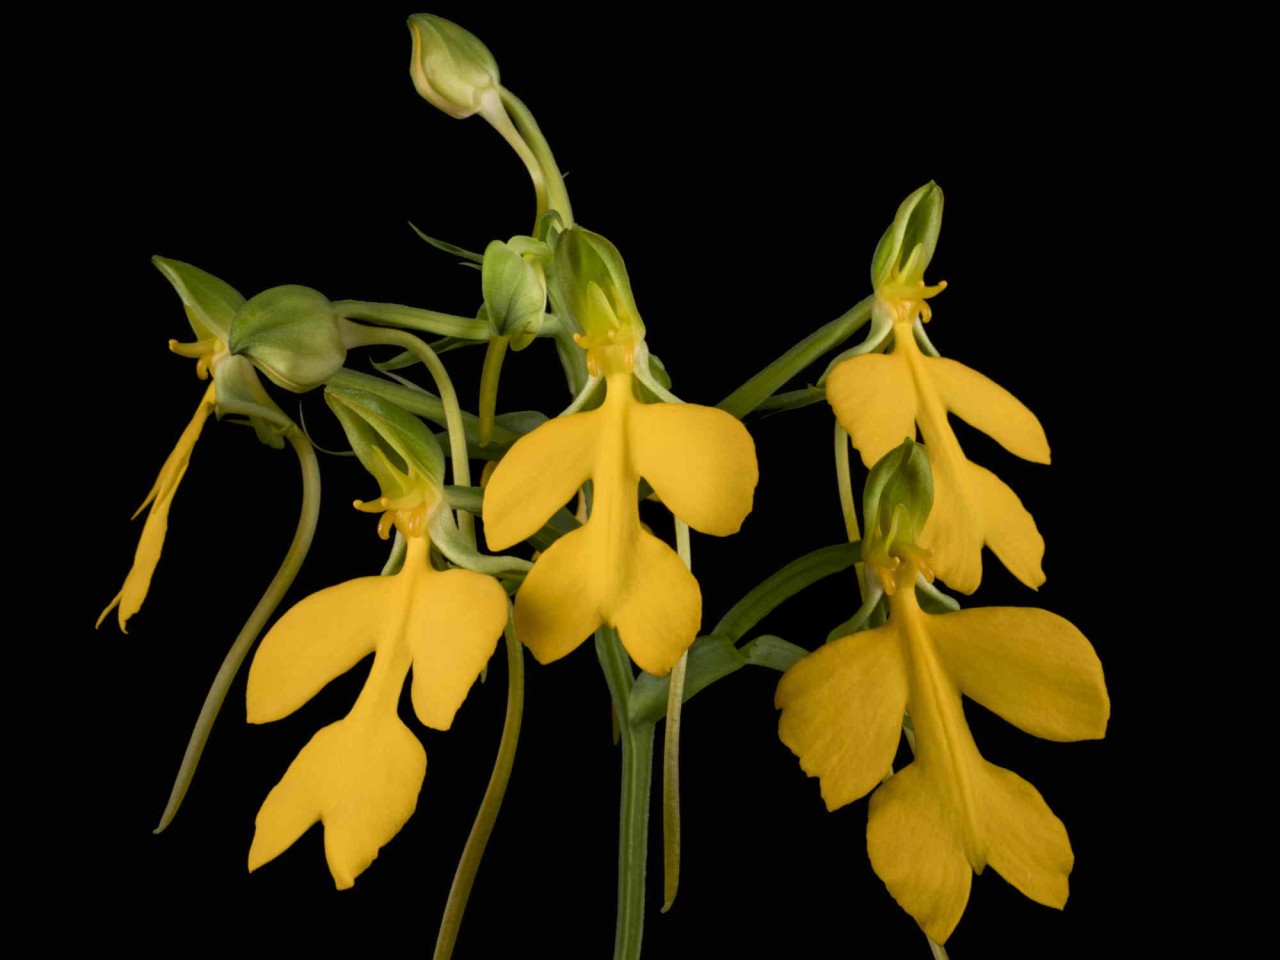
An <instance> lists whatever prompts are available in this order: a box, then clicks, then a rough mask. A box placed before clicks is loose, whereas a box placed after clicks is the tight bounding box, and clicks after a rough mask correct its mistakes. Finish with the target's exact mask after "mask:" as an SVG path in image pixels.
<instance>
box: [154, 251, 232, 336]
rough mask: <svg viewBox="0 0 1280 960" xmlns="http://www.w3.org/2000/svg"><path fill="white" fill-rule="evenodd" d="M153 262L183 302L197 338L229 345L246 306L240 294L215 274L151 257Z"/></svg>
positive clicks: (176, 261)
mask: <svg viewBox="0 0 1280 960" xmlns="http://www.w3.org/2000/svg"><path fill="white" fill-rule="evenodd" d="M151 262H152V263H154V264H155V266H156V269H157V270H159V271H160V272H161V273H163V274H164V275H165V279H166V280H168V281H169V282H170V283H171V284H173V289H174V290H176V291H177V293H178V296H179V297H181V298H182V306H183V308H184V309H185V310H186V312H187V320H188V321H189V322H190V323H191V329H192V330H194V331H195V335H196V338H197V339H198V340H207V339H211V338H216V339H218V340H221V341H222V342H223V343H226V341H227V331H228V330H229V329H230V327H231V321H232V320H233V319H234V318H235V315H236V311H237V310H239V309H240V306H241V304H243V303H244V297H243V296H241V294H240V292H239V291H238V290H236V289H235V288H234V287H232V286H231V285H230V284H228V283H224V282H223V281H221V280H219V279H218V278H217V277H215V276H214V275H213V274H211V273H205V272H204V271H203V270H201V269H200V268H199V267H193V266H192V265H191V264H189V263H183V262H182V261H181V260H169V259H167V258H165V257H152V258H151Z"/></svg>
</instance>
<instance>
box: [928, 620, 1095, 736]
mask: <svg viewBox="0 0 1280 960" xmlns="http://www.w3.org/2000/svg"><path fill="white" fill-rule="evenodd" d="M928 630H929V636H930V637H931V638H932V640H933V643H934V646H935V647H936V648H937V651H938V656H939V658H940V660H941V661H942V663H943V665H944V666H945V668H946V670H947V673H948V674H950V676H951V677H952V678H953V679H954V680H955V681H956V683H957V685H958V686H959V688H960V691H961V692H962V693H964V694H965V695H967V696H969V697H972V698H973V699H974V700H976V701H977V702H978V703H980V704H982V705H983V706H984V707H986V708H987V709H988V710H991V711H992V712H994V713H997V714H999V715H1000V716H1001V717H1003V718H1004V719H1005V720H1008V721H1009V722H1010V723H1012V724H1014V725H1015V726H1018V727H1021V728H1022V729H1023V730H1025V731H1027V733H1030V734H1034V735H1035V736H1037V737H1044V738H1045V739H1047V740H1094V739H1098V738H1100V737H1102V736H1104V735H1105V733H1106V730H1107V718H1108V717H1109V716H1110V712H1111V704H1110V700H1109V699H1108V697H1107V687H1106V682H1105V681H1104V680H1103V676H1102V664H1101V663H1100V662H1099V661H1098V656H1097V654H1096V653H1094V650H1093V647H1092V646H1091V645H1090V643H1089V641H1088V640H1086V639H1085V636H1084V634H1082V633H1081V632H1080V631H1079V630H1078V629H1076V627H1075V626H1074V625H1073V624H1072V623H1071V622H1070V621H1068V620H1065V619H1064V618H1062V617H1060V616H1058V615H1057V614H1054V613H1050V612H1049V611H1047V610H1036V609H1032V608H1023V607H977V608H974V609H970V610H960V611H957V612H955V613H944V614H938V615H936V616H931V617H929V618H928Z"/></svg>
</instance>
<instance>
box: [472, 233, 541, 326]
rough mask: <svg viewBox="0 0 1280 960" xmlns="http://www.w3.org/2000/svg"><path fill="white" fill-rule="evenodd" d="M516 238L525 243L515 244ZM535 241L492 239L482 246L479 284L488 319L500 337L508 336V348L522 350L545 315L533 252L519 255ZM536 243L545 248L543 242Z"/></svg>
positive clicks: (538, 273) (539, 276) (538, 270)
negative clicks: (509, 341) (482, 259)
mask: <svg viewBox="0 0 1280 960" xmlns="http://www.w3.org/2000/svg"><path fill="white" fill-rule="evenodd" d="M517 240H526V241H529V242H528V243H525V244H521V245H519V246H517V245H516V241H517ZM532 244H537V241H534V240H532V239H531V238H528V237H524V238H520V237H517V238H514V239H513V241H512V243H511V244H506V243H503V242H502V241H501V240H494V241H493V242H492V243H490V244H489V246H487V247H486V248H485V251H484V264H483V266H482V267H481V272H480V278H481V287H482V289H483V290H484V305H485V310H486V313H487V315H488V317H489V320H490V322H492V323H493V325H494V328H495V330H496V331H497V333H498V334H499V335H500V336H504V337H509V338H511V349H512V350H523V349H524V348H525V347H527V346H528V345H529V344H531V343H532V342H533V340H534V338H535V337H536V336H537V335H538V331H539V330H541V329H542V320H543V317H544V316H545V315H546V306H547V284H546V279H545V277H544V274H543V271H542V268H541V266H540V265H539V264H538V263H537V257H536V254H535V253H533V252H531V254H530V255H529V256H522V254H521V248H522V247H523V248H526V249H529V248H530V247H531V245H532ZM538 246H542V247H545V245H544V244H538Z"/></svg>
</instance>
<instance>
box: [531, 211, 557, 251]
mask: <svg viewBox="0 0 1280 960" xmlns="http://www.w3.org/2000/svg"><path fill="white" fill-rule="evenodd" d="M562 232H564V217H562V216H560V211H559V210H547V211H545V212H544V213H543V214H542V216H540V217H538V223H537V225H536V226H535V227H534V228H533V235H534V237H536V238H537V239H539V240H541V241H542V242H543V243H545V244H547V245H548V250H550V249H551V248H552V247H554V246H555V242H556V240H557V238H559V236H560V234H561V233H562Z"/></svg>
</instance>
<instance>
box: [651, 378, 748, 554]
mask: <svg viewBox="0 0 1280 960" xmlns="http://www.w3.org/2000/svg"><path fill="white" fill-rule="evenodd" d="M629 428H630V431H631V436H630V440H631V451H632V454H631V455H632V459H633V460H634V462H635V466H636V472H637V473H639V474H640V476H642V477H643V478H644V479H646V480H648V481H649V484H650V485H651V486H652V487H653V489H654V490H655V491H656V492H657V494H658V496H659V497H660V498H661V499H662V502H663V503H664V504H666V506H667V509H669V510H670V511H671V512H672V513H674V514H675V515H676V516H677V517H679V518H680V519H681V520H683V521H684V522H685V523H687V524H688V525H689V526H691V527H693V529H695V530H698V531H700V532H701V533H709V534H712V535H713V536H717V537H727V536H729V535H730V534H733V533H737V532H738V529H739V528H740V527H741V526H742V521H743V520H745V519H746V517H747V514H749V513H750V512H751V501H752V497H753V495H754V492H755V488H756V483H757V482H758V481H759V479H760V470H759V467H758V466H757V464H756V447H755V443H754V441H752V439H751V434H749V433H748V432H747V428H746V427H744V426H743V425H742V424H741V423H739V422H738V420H736V419H735V418H734V417H732V416H730V415H729V414H727V413H725V412H724V411H723V410H717V409H716V408H715V407H703V406H699V405H698V404H693V403H637V404H634V405H633V406H632V409H631V415H630V422H629Z"/></svg>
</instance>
